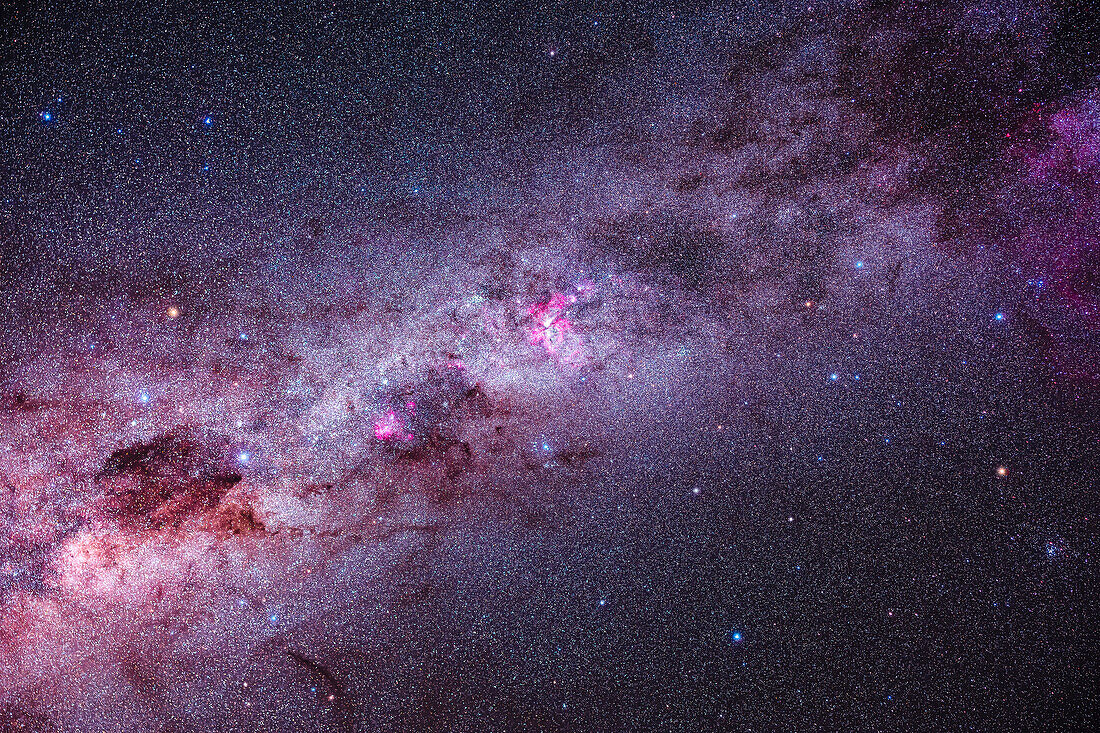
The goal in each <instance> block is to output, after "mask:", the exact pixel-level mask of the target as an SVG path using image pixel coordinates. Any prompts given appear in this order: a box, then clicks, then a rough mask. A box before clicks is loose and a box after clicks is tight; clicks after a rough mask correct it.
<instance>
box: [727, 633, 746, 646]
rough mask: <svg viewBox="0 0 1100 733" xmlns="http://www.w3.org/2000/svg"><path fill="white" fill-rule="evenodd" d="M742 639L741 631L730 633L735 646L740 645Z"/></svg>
mask: <svg viewBox="0 0 1100 733" xmlns="http://www.w3.org/2000/svg"><path fill="white" fill-rule="evenodd" d="M742 638H743V637H742V636H741V632H740V631H731V632H730V641H732V642H733V643H734V644H740V643H741V639H742Z"/></svg>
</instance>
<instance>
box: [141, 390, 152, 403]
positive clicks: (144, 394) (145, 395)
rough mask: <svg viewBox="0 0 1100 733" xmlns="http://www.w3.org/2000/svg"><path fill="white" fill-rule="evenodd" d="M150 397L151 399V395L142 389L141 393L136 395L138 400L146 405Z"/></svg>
mask: <svg viewBox="0 0 1100 733" xmlns="http://www.w3.org/2000/svg"><path fill="white" fill-rule="evenodd" d="M151 399H152V397H150V396H149V393H148V392H146V391H144V390H142V392H141V394H139V395H138V400H140V401H141V404H143V405H148V404H149V400H151Z"/></svg>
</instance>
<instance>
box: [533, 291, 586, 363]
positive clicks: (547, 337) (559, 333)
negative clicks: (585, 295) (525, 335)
mask: <svg viewBox="0 0 1100 733" xmlns="http://www.w3.org/2000/svg"><path fill="white" fill-rule="evenodd" d="M576 301H577V297H576V296H575V295H570V296H566V295H564V294H562V293H554V294H553V295H552V296H550V300H548V301H547V302H545V303H538V304H536V305H533V306H531V307H530V308H529V309H528V313H530V314H531V318H532V319H534V324H533V325H532V326H531V343H532V344H542V346H543V348H545V349H546V350H547V351H548V352H550V353H551V354H554V353H557V351H558V349H559V348H561V346H562V344H563V343H564V341H565V337H566V335H567V334H569V333H570V332H571V331H572V330H573V323H572V322H571V321H570V320H569V319H568V318H566V317H565V309H566V308H568V307H569V305H570V304H572V303H575V302H576Z"/></svg>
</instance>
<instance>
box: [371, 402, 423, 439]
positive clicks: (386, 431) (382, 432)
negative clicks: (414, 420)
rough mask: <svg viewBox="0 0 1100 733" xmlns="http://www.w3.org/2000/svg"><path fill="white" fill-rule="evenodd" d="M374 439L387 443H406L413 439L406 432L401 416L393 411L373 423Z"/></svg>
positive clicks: (388, 411) (387, 412)
mask: <svg viewBox="0 0 1100 733" xmlns="http://www.w3.org/2000/svg"><path fill="white" fill-rule="evenodd" d="M410 404H412V403H410ZM413 406H414V407H415V405H413ZM374 437H376V438H378V439H379V440H381V441H384V442H387V443H388V442H393V441H400V442H402V443H408V442H410V441H411V440H412V439H413V434H412V433H410V432H409V431H408V430H406V428H405V419H404V418H403V417H402V416H401V415H398V414H397V413H396V412H395V411H394V410H387V411H386V413H385V414H384V415H382V416H381V417H379V418H378V419H377V420H375V421H374Z"/></svg>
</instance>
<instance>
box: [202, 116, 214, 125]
mask: <svg viewBox="0 0 1100 733" xmlns="http://www.w3.org/2000/svg"><path fill="white" fill-rule="evenodd" d="M202 124H204V125H206V126H207V127H210V126H211V125H213V124H214V118H213V117H211V116H210V115H207V116H206V117H203V118H202Z"/></svg>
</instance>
